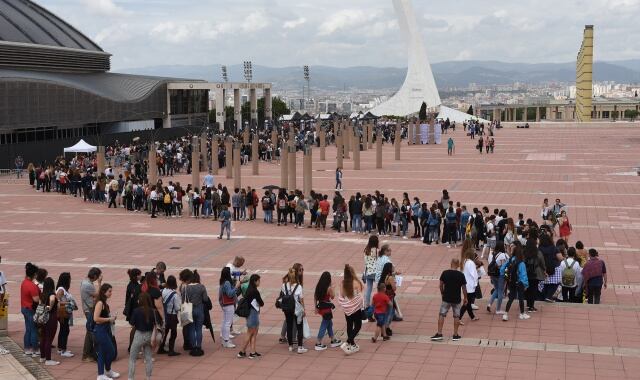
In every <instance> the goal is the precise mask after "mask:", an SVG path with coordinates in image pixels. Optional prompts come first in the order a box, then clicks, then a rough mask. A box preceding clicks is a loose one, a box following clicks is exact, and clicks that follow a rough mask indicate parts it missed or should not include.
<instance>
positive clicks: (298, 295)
mask: <svg viewBox="0 0 640 380" xmlns="http://www.w3.org/2000/svg"><path fill="white" fill-rule="evenodd" d="M297 286H298V287H297V288H296V284H289V283H285V284H282V288H281V289H282V292H284V293H288V294H292V292H293V290H294V289H295V292H293V298H294V299H295V300H296V309H297V308H298V305H300V306H302V304H301V302H300V301H301V300H302V285H297Z"/></svg>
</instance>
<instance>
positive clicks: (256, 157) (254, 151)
mask: <svg viewBox="0 0 640 380" xmlns="http://www.w3.org/2000/svg"><path fill="white" fill-rule="evenodd" d="M259 144H260V142H259V140H258V134H257V133H254V134H253V141H252V142H251V168H252V170H251V173H252V174H253V175H258V174H260V168H259V164H260V152H259V149H258V148H260V146H259Z"/></svg>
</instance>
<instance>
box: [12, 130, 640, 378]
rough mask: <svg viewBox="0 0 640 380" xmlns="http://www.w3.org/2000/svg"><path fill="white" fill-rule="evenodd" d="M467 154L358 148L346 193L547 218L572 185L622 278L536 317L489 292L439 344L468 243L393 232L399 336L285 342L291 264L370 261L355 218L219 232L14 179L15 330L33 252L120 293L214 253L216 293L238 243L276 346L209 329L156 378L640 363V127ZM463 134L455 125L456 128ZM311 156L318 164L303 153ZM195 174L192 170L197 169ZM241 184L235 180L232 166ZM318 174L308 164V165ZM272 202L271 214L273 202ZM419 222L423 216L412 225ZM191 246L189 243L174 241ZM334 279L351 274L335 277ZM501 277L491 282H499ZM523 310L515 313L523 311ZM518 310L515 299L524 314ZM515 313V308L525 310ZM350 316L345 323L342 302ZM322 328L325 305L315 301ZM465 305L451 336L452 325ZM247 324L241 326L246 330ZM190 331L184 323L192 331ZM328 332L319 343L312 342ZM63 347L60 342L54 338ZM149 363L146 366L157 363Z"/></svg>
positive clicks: (208, 273) (506, 372)
mask: <svg viewBox="0 0 640 380" xmlns="http://www.w3.org/2000/svg"><path fill="white" fill-rule="evenodd" d="M453 136H454V138H455V140H456V151H457V152H456V155H455V156H453V157H448V156H447V154H446V146H445V144H443V145H440V146H434V145H429V146H407V145H403V147H402V160H401V161H394V160H393V148H392V147H391V146H390V145H385V147H384V169H382V170H376V169H375V150H368V151H366V152H361V158H362V164H361V167H362V170H360V171H353V170H351V169H352V163H351V160H345V164H344V167H345V170H344V185H345V188H346V189H347V190H346V191H345V193H346V194H347V195H351V194H352V193H354V192H356V191H360V192H363V193H372V192H373V191H374V190H376V189H379V190H381V191H382V192H384V193H385V194H388V195H390V196H394V197H398V198H400V197H401V195H402V192H403V191H407V192H408V193H409V195H410V197H413V196H418V197H419V198H420V199H421V200H423V201H427V202H431V201H432V200H433V199H439V198H440V192H441V191H442V189H448V190H449V193H450V194H451V197H452V200H454V201H458V200H460V201H462V203H463V204H467V205H468V206H469V207H479V206H484V205H487V206H488V207H489V208H490V209H493V208H495V207H504V208H506V209H507V211H508V212H509V213H510V215H517V213H518V212H524V213H525V215H527V216H531V217H533V218H536V219H537V218H538V214H539V205H540V204H541V202H542V199H543V198H545V197H548V198H550V199H553V198H556V197H559V198H561V199H562V201H563V202H565V203H567V204H568V205H569V217H570V219H571V221H572V223H573V225H574V228H575V232H574V234H573V235H572V237H571V238H572V241H574V242H575V241H576V240H577V239H580V240H582V241H583V242H585V245H587V246H588V247H596V248H597V249H598V250H599V251H600V252H601V256H602V258H603V259H604V260H605V261H606V262H607V268H608V270H609V282H610V284H611V285H612V286H610V287H609V289H607V290H605V291H604V293H603V302H604V305H600V306H587V305H570V306H565V305H541V307H540V309H541V311H540V312H538V313H536V314H533V316H532V318H531V319H530V320H528V321H519V320H517V319H515V318H512V319H511V321H509V322H507V323H504V322H502V321H501V320H500V319H499V318H498V317H497V316H495V315H490V314H487V313H486V312H484V311H483V309H484V305H485V301H484V300H481V301H479V302H478V304H479V306H480V307H481V310H480V312H479V316H480V321H478V322H469V323H467V324H466V326H464V327H462V328H461V334H462V335H463V337H464V338H465V340H464V341H463V342H462V343H461V344H449V343H450V342H449V343H444V344H432V343H430V342H429V341H428V337H429V336H430V335H432V334H433V332H434V331H435V329H436V318H437V311H438V307H439V303H440V302H439V295H438V291H437V281H435V279H437V276H439V274H440V272H441V271H442V270H443V269H444V268H446V267H447V266H448V262H449V260H450V259H451V257H452V256H454V255H458V254H459V249H448V248H446V247H443V246H425V245H423V244H422V243H420V242H417V241H415V240H408V241H407V240H399V239H394V238H389V239H388V240H389V243H390V244H391V245H392V247H393V256H392V257H393V262H394V264H395V265H396V266H397V268H398V269H400V270H402V271H403V272H404V274H405V283H404V284H403V286H402V288H401V289H400V290H399V302H400V305H401V306H402V309H403V312H404V314H405V320H404V321H403V322H399V323H395V324H394V326H393V327H394V336H393V338H392V340H391V341H390V342H384V343H377V344H375V345H374V344H371V343H370V342H367V336H368V335H367V334H370V333H371V332H373V327H374V326H372V324H365V326H364V327H363V333H362V335H363V336H362V337H361V339H360V344H361V347H362V350H361V351H360V352H359V353H357V354H355V355H352V356H350V357H345V356H344V354H343V353H342V352H341V351H340V350H335V349H334V350H331V349H330V350H327V351H324V352H315V351H313V350H311V351H309V352H308V353H307V354H304V355H297V354H290V353H289V352H288V351H287V350H286V345H279V344H278V343H277V335H276V334H278V333H279V328H280V326H281V323H282V319H283V318H282V315H281V313H280V312H279V311H278V310H276V309H275V308H274V307H273V302H274V298H275V296H276V294H277V288H278V286H279V282H280V277H281V275H282V274H283V273H284V272H285V271H286V269H287V268H288V267H289V266H290V265H291V264H292V263H294V262H301V263H303V264H304V266H305V271H306V276H305V284H306V287H307V289H306V290H305V295H306V296H307V298H310V297H312V292H313V290H312V289H313V288H314V286H315V282H316V280H317V278H318V276H319V274H320V273H321V272H322V271H324V270H329V271H331V272H332V274H336V275H338V274H339V273H340V272H341V270H342V268H343V265H344V263H350V264H352V265H353V266H354V267H355V268H356V269H358V270H360V268H361V267H362V258H361V255H362V249H363V247H364V245H365V244H366V237H365V236H362V235H356V234H352V233H348V234H344V233H342V234H337V233H335V232H319V231H315V230H308V229H303V230H300V229H293V228H292V227H291V226H287V227H284V226H281V227H277V226H275V225H266V224H264V223H263V222H262V221H261V220H258V221H256V222H238V223H234V224H233V236H232V240H231V241H229V242H227V241H219V240H217V239H215V236H216V234H217V233H218V232H219V223H217V222H213V221H209V220H195V219H191V218H186V217H185V218H182V219H171V220H166V219H164V218H162V217H160V218H158V219H150V218H149V217H148V215H147V214H138V213H127V212H125V211H123V210H122V209H118V210H113V209H111V210H109V209H106V206H105V205H97V204H91V203H84V202H82V201H81V200H79V199H75V198H73V197H69V196H62V195H58V194H53V193H52V194H44V195H43V194H42V193H36V192H35V191H33V190H31V189H30V188H29V187H28V186H27V185H25V184H24V183H19V184H0V204H1V205H2V207H1V209H0V221H1V224H0V249H1V251H2V257H3V265H2V266H3V268H2V270H3V271H4V272H5V273H6V274H7V277H8V279H9V280H10V283H9V291H10V292H11V293H12V295H13V297H12V303H11V306H10V313H11V319H10V330H11V336H12V337H13V338H14V340H16V341H17V342H19V343H20V342H21V341H22V339H21V337H22V330H23V325H22V317H21V316H19V305H18V302H17V295H18V293H19V289H18V285H19V282H20V281H21V279H22V273H23V269H22V268H23V265H24V263H25V262H26V261H33V262H35V263H37V264H39V265H41V266H43V267H46V268H47V269H48V270H49V272H50V273H51V275H52V276H54V278H57V275H58V274H59V273H60V272H61V271H69V272H71V273H72V278H73V284H72V292H73V293H74V294H76V295H78V293H79V281H80V280H81V278H82V277H83V276H84V275H85V274H86V271H87V268H88V267H89V266H91V265H98V266H100V267H102V268H103V269H104V272H105V275H104V278H105V279H106V281H107V282H110V283H112V284H113V285H114V288H115V289H114V290H115V291H114V297H113V300H112V305H114V307H115V309H116V310H118V309H120V308H121V307H122V304H123V298H124V289H125V287H126V282H127V276H126V268H129V267H134V266H135V267H140V268H142V269H150V268H151V267H152V266H153V265H154V264H155V262H156V261H158V260H163V261H165V262H167V264H168V266H169V273H174V274H175V273H176V272H177V269H178V268H182V267H191V268H193V267H197V268H200V269H201V272H202V275H203V281H204V282H205V283H206V285H207V286H208V288H209V292H210V294H216V292H217V285H216V284H217V279H218V273H219V268H220V267H221V266H223V265H224V264H226V263H227V262H229V261H230V260H231V259H232V258H233V256H235V255H243V256H245V257H246V259H247V268H248V269H249V270H258V271H259V272H260V273H262V276H263V281H262V288H263V297H264V298H266V307H265V308H264V309H263V311H262V316H261V333H262V335H261V336H259V337H258V350H259V352H262V353H263V354H264V357H263V358H261V359H260V360H254V361H250V360H244V361H240V360H238V359H236V358H235V354H236V350H223V349H221V348H220V347H219V346H218V345H214V344H213V343H212V342H211V340H210V339H208V338H205V342H206V343H205V346H204V351H205V353H206V354H205V356H203V357H200V358H193V357H190V356H188V355H181V356H179V357H175V358H167V357H157V358H156V362H155V364H154V376H153V377H154V379H174V378H176V377H182V376H184V377H187V376H189V377H191V378H195V379H207V378H214V376H215V378H221V377H227V378H238V377H242V378H243V379H252V378H268V377H272V376H278V377H283V378H298V377H302V376H304V377H305V378H310V379H315V378H329V377H330V378H332V379H340V378H349V379H353V378H367V379H376V378H383V377H384V378H419V379H427V378H434V379H442V378H447V379H449V378H451V379H455V378H461V379H462V378H464V379H470V378H477V379H482V378H493V379H496V378H506V377H507V376H509V377H512V376H518V377H519V378H522V379H525V378H532V379H533V378H545V379H548V378H553V379H556V378H558V379H563V378H578V377H579V378H580V379H590V378H598V379H600V378H609V377H611V378H613V377H615V378H618V379H621V378H637V373H638V372H637V371H638V370H640V364H638V363H640V361H639V360H638V356H640V324H639V323H638V322H639V318H640V314H639V312H640V271H639V270H638V269H639V266H640V259H639V258H638V257H640V256H639V255H638V252H639V251H640V234H639V233H638V232H639V231H640V184H639V183H640V182H639V177H636V176H631V175H624V174H627V173H629V172H631V171H632V170H633V168H634V167H635V166H637V165H638V164H639V163H640V154H639V153H638V152H640V149H638V146H639V145H640V133H639V132H638V130H637V128H627V127H616V128H607V129H593V128H582V129H580V128H562V127H544V128H539V129H529V130H521V129H503V130H501V131H499V132H498V133H497V136H496V153H495V154H493V155H485V154H483V155H479V154H478V152H477V151H475V150H474V149H473V145H474V143H475V141H470V140H469V139H468V138H467V137H465V136H464V135H463V132H462V131H456V132H455V133H453ZM446 138H448V136H447V135H444V136H443V140H446ZM313 154H314V162H313V168H314V179H313V181H314V182H313V184H314V186H313V187H314V189H318V190H319V191H321V192H328V193H330V194H331V193H332V188H333V185H334V170H335V149H331V148H329V149H328V150H327V159H328V160H327V161H324V162H322V161H320V160H319V154H318V151H317V149H315V150H314V153H313ZM297 161H298V168H297V172H298V174H299V175H300V174H301V173H302V156H301V155H300V154H299V155H298V160H297ZM260 173H261V174H260V175H259V176H251V175H250V174H251V167H250V166H246V167H243V175H244V177H243V179H242V182H243V186H247V185H251V186H255V187H258V188H261V187H262V186H264V185H268V184H276V185H277V184H279V182H280V177H279V176H280V169H279V166H277V165H275V164H269V163H261V164H260ZM190 178H191V177H190V176H186V175H185V176H176V177H175V178H174V180H178V181H180V182H181V183H183V184H186V183H188V182H189V181H190ZM217 181H222V183H223V184H225V185H228V186H229V187H232V186H233V180H229V179H225V178H224V172H223V171H221V175H219V176H217V178H216V182H217ZM297 184H298V186H302V178H300V176H299V178H298V181H297ZM260 216H261V214H260ZM411 228H412V227H411V226H410V229H411ZM172 248H177V249H172ZM334 281H337V279H335V277H334ZM484 287H485V288H486V291H485V293H488V290H489V285H488V284H486V283H485V284H484ZM512 314H514V313H512ZM514 315H515V314H514ZM212 316H213V320H214V323H216V324H218V323H219V322H220V319H221V313H220V311H219V308H217V307H216V308H214V311H213V313H212ZM512 317H513V316H512ZM334 321H335V328H336V330H337V331H338V334H341V333H342V330H343V329H344V320H343V318H341V317H340V312H336V318H335V319H334ZM310 324H311V328H312V330H315V329H316V328H317V327H318V325H319V319H318V318H316V317H315V316H311V317H310ZM450 325H451V320H450V319H449V320H448V321H447V322H446V324H445V336H447V335H450V334H451V326H450ZM83 336H84V327H83V323H81V322H79V323H77V324H76V326H74V327H73V328H72V331H71V337H70V343H69V346H70V349H71V350H72V351H73V352H76V353H80V352H81V348H82V339H83ZM117 337H118V342H119V351H120V353H121V354H120V359H119V360H118V361H117V362H116V363H115V364H114V368H115V369H116V370H119V371H120V372H121V373H123V374H124V373H126V367H127V361H126V358H124V357H123V353H126V342H127V337H128V328H126V326H124V325H122V326H119V327H118V329H117ZM242 340H243V337H242V336H241V337H238V338H236V342H237V343H239V342H241V341H242ZM178 342H179V343H180V342H181V337H179V338H178ZM313 344H314V339H310V340H309V341H308V343H307V347H308V348H312V347H313ZM54 356H56V357H57V355H55V354H54ZM61 361H62V364H61V365H60V366H58V367H55V368H50V369H49V371H50V373H51V374H52V375H53V376H54V377H56V378H60V379H89V378H93V377H94V376H95V373H96V368H95V365H92V364H86V363H81V361H80V358H78V357H75V358H72V359H64V360H61ZM143 371H144V369H143V365H142V363H141V362H140V363H139V364H138V370H137V372H138V376H139V377H141V376H142V374H143Z"/></svg>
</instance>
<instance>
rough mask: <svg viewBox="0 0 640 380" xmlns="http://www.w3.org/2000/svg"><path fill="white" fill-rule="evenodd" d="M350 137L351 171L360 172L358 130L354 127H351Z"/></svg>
mask: <svg viewBox="0 0 640 380" xmlns="http://www.w3.org/2000/svg"><path fill="white" fill-rule="evenodd" d="M349 132H351V136H352V137H353V142H354V144H353V170H360V138H359V136H358V130H357V129H356V127H355V126H352V127H351V130H350V131H349Z"/></svg>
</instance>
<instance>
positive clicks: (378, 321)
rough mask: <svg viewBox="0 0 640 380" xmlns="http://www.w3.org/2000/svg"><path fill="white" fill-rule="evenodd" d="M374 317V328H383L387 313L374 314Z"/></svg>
mask: <svg viewBox="0 0 640 380" xmlns="http://www.w3.org/2000/svg"><path fill="white" fill-rule="evenodd" d="M375 316H376V326H380V327H382V326H384V325H385V322H386V321H387V313H380V314H378V313H376V314H375Z"/></svg>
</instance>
